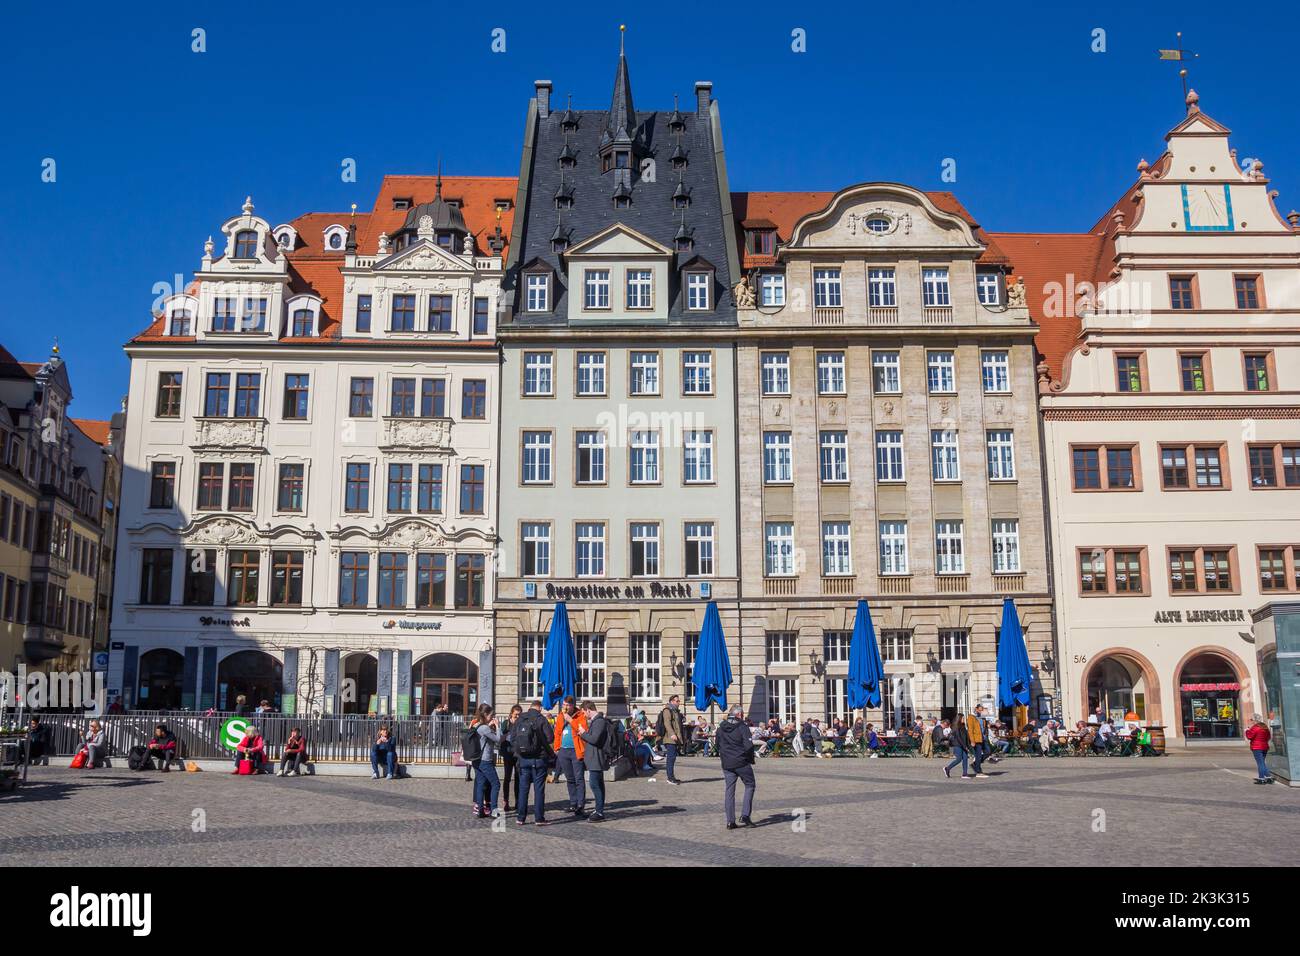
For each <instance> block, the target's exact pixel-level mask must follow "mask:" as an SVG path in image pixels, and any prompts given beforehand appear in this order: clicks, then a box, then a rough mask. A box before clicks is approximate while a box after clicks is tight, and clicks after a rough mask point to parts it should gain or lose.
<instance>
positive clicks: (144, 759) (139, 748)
mask: <svg viewBox="0 0 1300 956" xmlns="http://www.w3.org/2000/svg"><path fill="white" fill-rule="evenodd" d="M148 762H149V748H148V747H145V746H144V745H143V744H137V745H136V746H134V747H132V748H131V750H130V752H129V753H128V754H127V755H126V765H127V767H128V768H129V769H131V770H143V769H144V768H145V765H146V764H147V763H148Z"/></svg>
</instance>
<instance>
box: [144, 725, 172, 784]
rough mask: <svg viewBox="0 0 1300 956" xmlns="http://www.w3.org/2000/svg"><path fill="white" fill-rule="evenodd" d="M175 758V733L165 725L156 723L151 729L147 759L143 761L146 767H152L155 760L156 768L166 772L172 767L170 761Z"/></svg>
mask: <svg viewBox="0 0 1300 956" xmlns="http://www.w3.org/2000/svg"><path fill="white" fill-rule="evenodd" d="M175 759H176V735H175V734H174V733H172V732H171V731H170V730H168V729H167V727H166V725H164V724H158V725H157V726H156V727H154V729H153V740H151V741H149V759H148V761H147V762H146V763H145V766H146V767H152V766H153V762H154V761H155V760H157V761H158V769H159V770H161V771H162V772H163V773H167V772H168V771H169V770H171V768H172V761H173V760H175Z"/></svg>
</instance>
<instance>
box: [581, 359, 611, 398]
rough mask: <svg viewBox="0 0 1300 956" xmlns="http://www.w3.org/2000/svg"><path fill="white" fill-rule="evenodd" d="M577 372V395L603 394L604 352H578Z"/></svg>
mask: <svg viewBox="0 0 1300 956" xmlns="http://www.w3.org/2000/svg"><path fill="white" fill-rule="evenodd" d="M577 371H578V382H577V389H578V394H579V395H604V394H605V353H604V352H579V353H578V366H577Z"/></svg>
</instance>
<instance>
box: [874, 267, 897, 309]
mask: <svg viewBox="0 0 1300 956" xmlns="http://www.w3.org/2000/svg"><path fill="white" fill-rule="evenodd" d="M867 305H868V306H870V307H871V308H873V309H892V308H896V307H897V306H898V286H897V284H896V282H895V279H894V270H893V269H887V268H878V269H868V270H867Z"/></svg>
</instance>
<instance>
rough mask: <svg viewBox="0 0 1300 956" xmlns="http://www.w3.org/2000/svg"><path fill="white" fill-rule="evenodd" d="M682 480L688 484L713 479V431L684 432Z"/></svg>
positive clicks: (703, 482) (706, 481)
mask: <svg viewBox="0 0 1300 956" xmlns="http://www.w3.org/2000/svg"><path fill="white" fill-rule="evenodd" d="M682 481H683V482H684V483H686V484H688V485H692V484H708V483H709V482H712V481H713V432H711V431H694V430H688V431H684V432H682Z"/></svg>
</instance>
